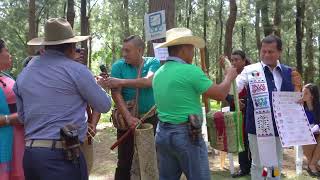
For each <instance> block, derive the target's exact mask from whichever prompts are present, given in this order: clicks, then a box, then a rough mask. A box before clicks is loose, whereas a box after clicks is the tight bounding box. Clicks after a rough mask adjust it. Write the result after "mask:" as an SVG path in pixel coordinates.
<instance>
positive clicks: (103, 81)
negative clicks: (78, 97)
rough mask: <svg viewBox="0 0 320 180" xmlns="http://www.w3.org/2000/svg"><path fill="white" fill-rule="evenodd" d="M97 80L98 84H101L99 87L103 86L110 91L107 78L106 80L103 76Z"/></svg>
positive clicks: (97, 77)
mask: <svg viewBox="0 0 320 180" xmlns="http://www.w3.org/2000/svg"><path fill="white" fill-rule="evenodd" d="M96 80H97V84H99V86H101V87H102V88H103V89H105V90H107V89H108V87H107V85H106V82H107V78H105V77H103V76H96Z"/></svg>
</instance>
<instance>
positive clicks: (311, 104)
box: [302, 83, 320, 176]
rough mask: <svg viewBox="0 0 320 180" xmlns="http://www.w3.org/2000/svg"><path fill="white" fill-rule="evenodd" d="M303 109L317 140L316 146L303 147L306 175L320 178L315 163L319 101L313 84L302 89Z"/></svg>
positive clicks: (318, 157) (319, 148) (318, 152)
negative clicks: (306, 167) (306, 163)
mask: <svg viewBox="0 0 320 180" xmlns="http://www.w3.org/2000/svg"><path fill="white" fill-rule="evenodd" d="M302 99H303V103H304V109H305V112H306V115H307V118H308V120H309V123H310V125H311V127H312V132H313V133H314V135H315V138H316V139H317V142H318V143H317V144H312V145H306V146H303V152H304V155H305V156H306V157H307V162H308V169H307V170H308V173H309V174H310V175H311V176H320V172H319V170H318V169H317V166H318V165H317V162H318V161H319V160H320V143H319V142H320V136H319V133H320V131H319V125H320V99H319V89H318V87H317V86H316V85H315V84H312V83H309V84H306V85H305V86H304V87H303V98H302Z"/></svg>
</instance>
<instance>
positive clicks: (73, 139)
mask: <svg viewBox="0 0 320 180" xmlns="http://www.w3.org/2000/svg"><path fill="white" fill-rule="evenodd" d="M60 137H61V141H62V145H63V149H64V153H65V159H66V160H69V161H73V162H74V163H76V162H77V160H78V158H79V157H80V141H79V133H78V128H77V127H76V126H74V125H71V124H68V125H66V126H64V127H63V128H61V129H60Z"/></svg>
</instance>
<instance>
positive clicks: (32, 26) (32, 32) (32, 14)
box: [28, 0, 37, 55]
mask: <svg viewBox="0 0 320 180" xmlns="http://www.w3.org/2000/svg"><path fill="white" fill-rule="evenodd" d="M28 21H29V34H28V40H31V39H33V38H35V37H36V36H37V34H36V1H35V0H30V1H29V20H28ZM28 53H29V55H34V48H33V46H29V47H28Z"/></svg>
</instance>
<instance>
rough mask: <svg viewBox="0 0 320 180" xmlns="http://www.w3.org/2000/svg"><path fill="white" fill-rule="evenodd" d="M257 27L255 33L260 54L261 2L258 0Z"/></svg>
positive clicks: (255, 25)
mask: <svg viewBox="0 0 320 180" xmlns="http://www.w3.org/2000/svg"><path fill="white" fill-rule="evenodd" d="M254 27H255V33H256V44H257V48H258V56H259V53H260V48H261V42H260V41H261V39H260V38H261V37H260V2H259V1H258V0H257V1H256V22H255V24H254Z"/></svg>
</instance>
